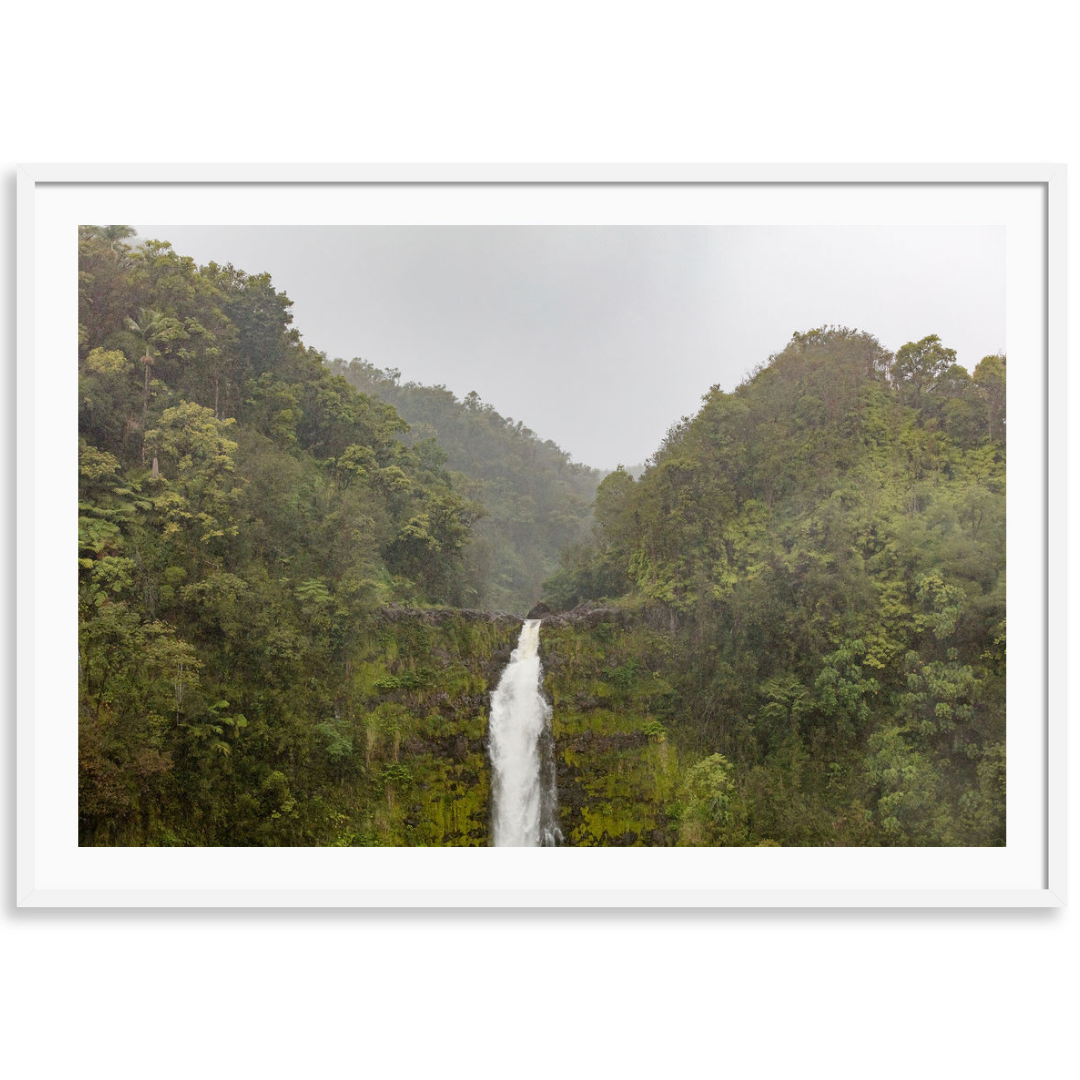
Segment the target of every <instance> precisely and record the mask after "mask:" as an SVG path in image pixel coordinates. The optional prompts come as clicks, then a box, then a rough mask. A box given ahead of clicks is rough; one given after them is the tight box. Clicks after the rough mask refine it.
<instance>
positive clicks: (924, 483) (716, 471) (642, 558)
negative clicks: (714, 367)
mask: <svg viewBox="0 0 1080 1080" xmlns="http://www.w3.org/2000/svg"><path fill="white" fill-rule="evenodd" d="M954 360H955V357H954V354H953V353H952V351H951V350H949V349H946V348H944V347H943V346H942V345H941V343H940V342H939V341H938V339H937V338H935V337H927V338H924V339H923V340H921V341H919V342H915V343H912V344H909V345H906V346H904V348H902V349H900V350H899V352H898V353H897V355H896V356H895V357H893V356H892V355H890V354H889V353H888V352H887V351H885V350H884V349H882V348H881V346H880V345H879V344H878V343H877V341H876V340H875V339H874V338H872V337H870V336H869V335H867V334H862V333H856V332H853V331H849V330H844V329H838V328H832V327H829V328H822V329H820V330H814V331H810V332H808V333H806V334H796V335H795V336H794V338H793V339H792V341H791V343H790V344H789V345H788V347H787V348H786V349H785V350H784V351H783V352H782V353H780V354H779V355H777V356H774V357H771V358H770V360H769V361H768V363H767V364H765V365H763V366H762V367H761V369H760V370H758V371H757V372H756V373H755V374H754V375H753V377H751V378H750V379H748V380H747V381H746V382H745V383H744V384H743V385H742V386H740V387H738V388H737V389H736V390H735V391H734V392H733V393H723V392H722V391H721V390H720V389H719V388H718V387H714V388H713V389H712V390H711V391H710V392H709V393H708V394H707V395H706V397H705V399H704V405H703V407H702V409H701V411H700V412H699V413H698V414H697V415H696V416H695V417H693V418H692V419H691V418H687V419H684V420H683V421H682V422H680V423H679V424H677V425H676V426H675V427H673V428H672V429H671V431H670V432H669V434H668V437H667V439H666V440H665V442H664V445H663V446H662V447H661V448H660V450H659V451H658V452H657V454H656V455H655V457H654V458H653V460H652V461H651V462H650V464H649V467H648V468H647V470H646V471H645V473H644V474H643V475H642V477H641V479H640V480H637V481H635V480H634V479H632V478H631V477H630V476H629V474H627V473H626V472H625V471H622V470H618V471H616V472H615V473H612V474H611V475H610V476H608V477H607V478H606V479H605V480H604V482H603V483H602V484H601V485H600V489H599V491H598V493H597V501H596V529H595V538H594V540H593V542H592V544H590V545H588V546H586V547H580V548H578V549H576V550H574V551H571V552H569V553H568V555H567V557H566V559H565V560H564V566H563V567H562V569H561V570H560V572H559V573H558V574H557V575H555V577H554V578H553V579H552V580H551V581H550V582H549V585H548V592H549V602H550V603H552V604H553V606H559V607H563V608H566V607H570V606H572V605H574V604H578V603H581V602H584V601H595V600H597V599H600V598H604V597H606V598H608V600H610V599H611V598H613V597H621V600H620V603H622V604H623V605H624V606H629V607H630V608H633V609H634V610H636V611H637V615H636V616H635V617H636V618H637V619H638V620H639V621H641V620H644V621H648V622H650V623H651V624H653V625H658V626H661V627H663V628H665V631H666V632H665V640H666V642H667V646H666V648H665V649H664V650H662V651H660V652H657V653H656V655H655V659H650V661H649V662H648V663H647V664H646V667H648V668H649V669H650V670H652V671H653V672H655V674H656V676H657V677H658V678H662V679H663V680H664V683H665V685H668V686H670V688H671V691H672V700H673V702H674V704H673V706H672V708H671V711H670V712H669V713H666V714H665V715H664V717H663V720H664V724H665V725H666V728H667V730H668V731H669V733H670V740H669V741H670V742H673V743H674V744H675V745H676V746H677V747H678V749H679V754H680V760H681V762H682V789H681V794H680V796H679V799H678V800H676V802H677V804H678V805H675V806H673V807H671V808H669V810H668V814H669V816H671V817H674V818H678V819H679V820H680V825H679V828H678V835H677V839H678V842H680V843H710V844H711V843H726V844H760V843H779V844H786V845H790V844H819V845H820V844H901V845H905V844H915V845H920V844H921V845H954V844H962V845H970V844H980V845H982V844H1001V843H1004V840H1005V786H1004V775H1005V774H1004V754H1005V559H1004V553H1005V442H1004V439H1005V360H1004V358H1003V357H997V356H991V357H986V358H985V359H984V360H983V361H982V362H981V363H980V364H979V365H978V367H977V368H976V369H975V371H974V373H973V375H969V374H968V373H967V371H966V370H965V369H963V368H961V367H959V366H958V365H956V364H955V363H954ZM579 648H580V647H579ZM631 655H632V656H635V657H638V658H639V659H640V658H641V654H640V653H638V652H633V651H632V652H631ZM598 670H600V669H597V667H596V665H595V664H594V665H593V668H592V670H591V673H590V675H589V676H588V677H590V678H592V679H594V680H595V679H596V678H597V677H598V675H597V671H598ZM618 670H625V667H623V668H620V669H616V671H610V670H609V671H607V678H608V679H609V680H612V679H614V677H615V675H616V672H617V671H618ZM602 674H603V671H602V670H601V675H602ZM594 693H596V695H597V696H598V697H599V696H600V695H599V692H598V691H594ZM643 715H644V714H643ZM710 808H711V809H710Z"/></svg>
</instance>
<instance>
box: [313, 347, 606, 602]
mask: <svg viewBox="0 0 1080 1080" xmlns="http://www.w3.org/2000/svg"><path fill="white" fill-rule="evenodd" d="M332 370H334V371H335V372H337V373H339V374H341V375H344V377H345V378H346V379H347V380H348V381H349V383H351V384H352V385H353V386H355V387H356V388H357V389H358V390H361V391H363V392H364V393H365V394H368V395H369V396H371V397H374V398H377V399H378V400H380V401H384V402H386V403H387V404H389V405H393V406H394V408H396V409H397V411H398V412H399V413H400V414H401V416H402V418H403V419H404V420H406V421H407V422H408V424H409V432H408V434H406V435H405V441H406V442H407V443H409V444H410V445H415V444H416V443H418V442H422V441H424V440H428V439H431V440H434V441H436V442H437V443H438V445H439V446H440V447H441V448H442V450H443V451H444V452H445V454H446V465H447V467H448V468H449V469H452V470H454V471H455V472H457V473H459V474H460V475H461V477H462V488H463V490H464V491H465V493H466V494H467V496H468V497H469V498H470V499H471V500H473V501H474V502H476V503H479V504H480V505H481V506H483V507H484V514H483V516H482V517H481V518H480V519H479V521H478V522H477V523H476V526H475V528H474V529H473V536H472V542H471V543H470V544H469V547H468V549H467V551H466V559H467V560H468V562H469V564H470V566H471V567H472V568H473V580H475V581H477V582H480V583H482V584H481V586H480V587H481V589H482V593H481V595H480V597H479V601H478V602H479V603H481V604H483V605H484V606H485V607H492V608H502V609H505V610H507V611H516V612H518V613H521V614H524V613H525V612H526V611H528V610H529V608H531V607H532V606H533V604H535V603H536V599H537V597H538V596H539V595H540V592H541V590H542V587H543V583H544V582H545V581H546V580H547V578H549V577H550V576H551V575H552V574H554V573H555V572H556V571H557V569H558V565H559V557H560V555H561V553H562V552H563V550H564V549H565V548H567V547H569V546H570V545H573V544H577V543H579V542H580V541H582V540H584V539H585V537H586V535H587V531H588V526H589V523H590V522H591V520H592V503H593V499H594V497H595V495H596V486H597V484H598V483H599V481H600V478H601V474H600V473H599V472H598V471H597V470H595V469H590V468H589V467H588V466H585V465H579V464H577V463H575V462H573V461H571V460H570V457H569V455H568V454H566V452H565V451H563V450H560V449H559V447H558V446H556V445H555V443H553V442H551V441H550V440H548V441H546V442H541V441H540V439H539V437H538V436H537V435H536V434H535V433H534V432H533V431H531V430H530V429H529V428H527V427H526V426H525V425H524V424H523V423H522V421H520V420H518V421H516V422H515V421H514V420H513V419H512V418H510V417H503V416H500V415H499V413H497V412H496V411H495V409H494V408H493V407H492V406H491V405H488V404H485V403H484V402H482V401H481V400H480V397H479V395H478V394H477V393H476V392H475V391H473V392H472V393H469V394H467V395H466V396H465V399H464V400H463V401H459V400H458V399H457V397H455V395H454V394H452V393H451V392H450V391H449V390H447V389H446V387H445V386H421V385H419V384H417V383H413V382H408V383H404V384H402V382H401V373H400V372H398V371H396V370H390V371H381V370H379V369H378V368H376V367H374V366H373V365H372V364H370V363H365V362H364V361H362V360H353V361H352V362H351V363H349V364H345V363H344V362H343V361H340V360H337V361H335V362H334V363H333V364H332Z"/></svg>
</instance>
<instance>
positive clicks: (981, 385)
mask: <svg viewBox="0 0 1080 1080" xmlns="http://www.w3.org/2000/svg"><path fill="white" fill-rule="evenodd" d="M972 381H973V382H974V383H975V391H976V393H977V394H978V395H979V397H980V398H981V399H982V402H983V405H984V407H985V409H986V434H987V437H988V438H989V439H991V440H994V439H1001V440H1002V441H1004V439H1005V357H1004V356H1002V355H1000V354H999V355H997V356H984V357H983V358H982V359H981V360H980V361H979V363H978V364H977V365H976V367H975V371H974V373H973V376H972Z"/></svg>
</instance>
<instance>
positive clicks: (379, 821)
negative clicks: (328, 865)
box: [343, 608, 679, 846]
mask: <svg viewBox="0 0 1080 1080" xmlns="http://www.w3.org/2000/svg"><path fill="white" fill-rule="evenodd" d="M381 624H382V629H381V631H380V633H379V634H378V635H376V638H375V639H374V640H372V641H371V642H370V643H369V646H368V648H367V649H366V651H365V655H364V657H363V659H362V660H360V662H359V663H358V664H357V665H356V667H355V670H354V674H353V679H354V685H355V686H356V688H357V692H358V696H357V705H358V706H361V707H362V709H363V720H362V727H363V730H364V732H365V739H364V749H365V752H366V761H365V763H364V777H363V778H362V780H361V781H360V783H359V784H358V791H357V795H358V799H359V800H361V801H362V803H363V805H364V806H365V807H366V809H365V810H364V811H363V812H362V817H361V818H360V826H361V827H360V828H359V829H355V828H353V829H350V830H346V833H345V835H344V836H343V841H344V842H346V843H361V844H411V845H417V844H419V845H433V846H445V845H474V846H485V845H487V844H490V842H491V836H490V826H491V768H490V761H489V758H488V747H487V725H488V712H489V708H490V697H491V692H492V690H494V688H495V686H496V685H497V683H498V681H499V677H500V675H501V674H502V671H503V669H504V668H505V666H506V664H507V662H508V661H509V659H510V653H511V651H512V650H513V648H514V645H515V643H516V641H517V637H518V634H519V632H520V627H521V623H520V621H519V620H518V619H516V618H514V617H512V616H505V615H501V614H499V613H494V614H492V613H485V612H468V611H443V610H438V611H417V610H410V609H404V608H388V609H385V610H384V611H383V612H382V615H381ZM662 649H663V644H662V638H660V637H659V636H658V635H656V634H654V633H653V632H652V631H650V630H648V629H647V628H645V627H643V626H642V625H640V624H639V623H638V621H637V620H633V619H632V618H631V617H630V616H629V615H628V614H627V613H626V612H624V611H621V610H619V609H594V610H589V611H584V610H582V611H577V612H571V613H565V614H562V615H558V616H544V617H543V624H542V628H541V635H540V654H541V659H542V663H543V670H544V684H543V687H544V693H545V694H546V696H547V697H548V699H549V700H550V701H551V703H552V707H553V716H552V734H553V736H554V745H555V761H556V777H557V783H558V804H559V820H560V827H561V829H562V833H563V836H564V838H565V842H566V843H567V844H568V845H572V846H596V845H605V846H625V845H638V844H648V845H662V844H670V843H673V842H674V839H675V822H674V821H672V820H670V819H669V817H668V816H667V813H666V811H667V810H668V808H669V807H670V805H671V803H672V802H673V800H674V799H675V798H676V787H677V783H678V775H679V772H678V764H679V762H678V752H677V750H676V748H675V747H674V746H673V745H672V744H671V743H670V742H669V741H668V739H667V732H666V729H665V726H664V718H665V717H666V716H667V715H668V714H669V712H670V710H671V708H672V703H673V696H674V695H673V692H672V690H671V687H670V686H669V685H668V683H667V682H666V681H665V680H664V679H663V678H662V677H661V676H660V675H659V674H657V673H656V672H657V671H658V670H659V666H660V662H661V659H662ZM357 809H358V810H359V809H360V806H359V805H358V807H357Z"/></svg>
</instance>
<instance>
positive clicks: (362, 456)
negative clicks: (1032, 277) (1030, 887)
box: [78, 226, 1005, 846]
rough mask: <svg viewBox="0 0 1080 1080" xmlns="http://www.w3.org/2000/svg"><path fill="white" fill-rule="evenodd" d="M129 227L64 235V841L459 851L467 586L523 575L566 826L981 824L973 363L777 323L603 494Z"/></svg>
mask: <svg viewBox="0 0 1080 1080" xmlns="http://www.w3.org/2000/svg"><path fill="white" fill-rule="evenodd" d="M130 236H131V230H129V229H126V227H123V226H110V227H107V228H91V227H87V228H83V229H81V230H80V233H79V478H80V483H79V552H78V568H79V600H78V603H79V837H80V842H81V843H83V844H139V845H148V844H150V845H255V844H259V845H282V844H285V845H341V846H352V845H373V844H416V845H425V844H430V845H436V844H438V845H446V844H486V843H489V821H490V806H489V798H490V770H489V764H488V761H487V756H486V746H485V735H486V722H487V709H488V704H489V695H490V692H491V690H492V689H493V687H494V685H495V682H496V680H497V679H498V676H499V674H500V673H501V671H502V669H503V667H504V666H505V664H506V662H507V660H508V658H509V655H510V650H511V648H512V647H513V645H514V642H515V641H516V638H517V635H518V631H519V625H520V624H519V622H518V620H517V619H516V618H514V617H512V616H501V615H497V614H488V613H485V612H483V611H478V610H474V609H475V608H477V606H478V605H479V604H481V603H483V604H485V605H487V606H489V607H492V606H494V607H500V608H506V609H509V610H514V611H517V612H519V613H520V612H523V611H524V610H525V609H527V608H528V607H530V606H531V605H532V603H533V602H534V601H535V600H536V599H537V597H538V595H539V592H540V589H541V584H540V583H541V581H542V579H543V578H545V577H546V578H547V579H548V580H547V584H546V585H545V586H544V591H545V592H546V599H547V603H548V604H549V605H550V607H551V608H553V609H555V611H556V612H564V613H565V612H569V614H555V615H554V616H552V617H551V618H549V619H548V620H547V621H546V622H545V625H544V628H543V631H542V635H541V654H542V657H543V661H544V667H545V683H544V686H545V691H546V693H547V694H548V696H549V697H550V699H551V701H552V704H553V706H554V716H553V721H552V726H553V735H554V741H555V758H556V772H557V779H558V789H559V805H560V815H561V827H562V831H563V833H564V835H565V837H566V840H567V842H568V843H572V844H575V845H582V846H585V845H597V844H604V845H608V844H729V845H775V844H783V845H830V844H834V845H835V844H861V845H882V844H887V845H975V844H977V845H993V844H1001V843H1004V839H1005V561H1004V550H1005V359H1004V357H998V356H991V357H986V358H985V359H983V360H982V362H981V363H980V364H979V365H978V367H977V368H976V369H975V371H974V372H973V373H972V374H968V372H967V371H966V370H965V369H963V368H961V367H959V366H958V365H956V363H955V356H954V354H953V353H952V352H951V350H949V349H948V348H946V347H945V346H944V345H943V344H942V343H941V342H940V341H939V340H938V339H937V338H936V337H933V336H930V337H926V338H923V339H922V340H920V341H917V342H912V343H910V344H908V345H905V346H904V347H903V348H901V349H900V350H899V351H898V352H897V354H896V355H895V356H893V355H891V354H890V353H888V352H887V351H886V350H884V349H883V348H882V347H881V346H880V345H879V344H878V342H877V341H875V339H874V338H872V337H870V336H869V335H867V334H863V333H856V332H853V331H848V330H843V329H837V328H822V329H819V330H813V331H810V332H808V333H805V334H796V335H795V336H794V338H793V339H792V341H791V343H790V344H789V345H788V346H787V348H785V349H784V350H783V352H781V353H779V354H778V355H776V356H774V357H771V358H770V359H769V360H768V362H767V363H765V364H763V365H762V366H761V368H760V369H759V370H758V371H756V372H755V373H754V374H753V375H752V377H750V378H749V379H747V380H746V382H745V383H744V384H743V385H741V386H739V387H738V388H737V389H736V390H734V391H733V392H731V393H724V392H722V391H721V390H720V389H719V388H718V387H714V388H713V389H712V390H710V391H709V393H708V394H707V395H706V396H705V399H704V403H703V407H702V408H701V410H700V412H699V413H698V414H697V415H696V416H694V417H692V418H684V419H683V420H682V421H680V422H679V423H678V424H676V425H675V426H674V427H673V428H672V429H671V430H670V432H669V433H668V436H667V438H666V439H665V441H664V444H663V445H662V446H661V447H660V448H659V450H658V451H657V453H656V454H655V456H654V457H653V458H652V459H651V461H650V462H649V463H648V465H647V466H646V467H645V469H644V471H643V472H641V473H640V475H638V476H635V475H633V474H632V473H631V472H629V471H627V470H624V469H619V470H616V471H615V472H614V473H612V474H610V475H609V476H607V477H606V478H605V479H604V480H603V482H602V483H600V484H599V487H597V486H596V480H597V474H596V473H594V472H593V471H592V470H589V469H586V468H584V467H582V466H578V465H574V464H573V463H571V462H570V461H569V459H568V458H567V456H566V455H565V454H564V453H563V452H562V451H560V450H559V449H558V447H555V446H554V445H553V444H551V443H544V442H541V441H540V440H539V439H538V438H537V437H536V436H535V435H534V434H533V433H532V432H530V431H529V430H528V429H527V428H525V427H524V426H523V425H522V424H521V423H514V422H512V421H511V420H509V419H504V418H503V417H501V416H499V414H498V413H496V412H494V410H493V409H491V408H490V406H486V405H483V404H481V403H480V401H479V399H478V398H476V396H475V395H469V397H467V398H466V399H465V401H463V402H461V401H458V400H457V399H456V398H455V397H454V395H453V394H451V393H449V391H447V390H446V389H445V388H442V387H422V386H417V385H415V384H412V383H407V384H405V385H400V380H399V377H398V376H397V373H396V372H381V371H378V370H376V369H374V368H372V367H371V366H370V365H367V364H363V363H361V362H359V361H354V362H353V363H351V364H348V365H345V364H342V363H340V362H335V364H328V363H327V362H326V358H325V357H324V356H323V355H322V354H321V353H318V352H316V351H314V350H312V349H310V348H308V347H307V346H306V345H304V344H303V342H302V341H301V339H300V336H299V334H298V333H297V332H296V330H295V329H293V328H292V326H291V316H290V314H289V307H290V301H289V300H288V298H287V297H286V296H285V295H284V294H282V293H279V292H277V291H276V290H275V289H274V287H273V286H272V284H271V282H270V279H269V277H268V276H267V275H265V274H258V275H250V274H247V273H245V272H243V271H240V270H236V269H235V268H233V267H232V266H224V267H222V266H218V265H216V264H213V263H211V264H210V265H208V266H203V267H199V266H197V265H195V264H194V262H193V261H192V260H190V259H187V258H184V257H182V256H180V255H178V254H177V253H176V252H175V251H174V250H173V249H172V247H171V246H170V245H169V244H167V243H164V242H161V241H150V242H147V243H144V244H141V245H139V246H138V247H134V248H133V247H132V246H130V245H129V244H128V243H127V242H126V241H127V239H129V238H130ZM399 410H400V411H399ZM612 422H614V423H617V422H618V421H617V418H612ZM410 425H411V426H410ZM634 472H635V473H636V472H638V470H634ZM590 515H591V518H590ZM570 609H574V610H573V611H570Z"/></svg>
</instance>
